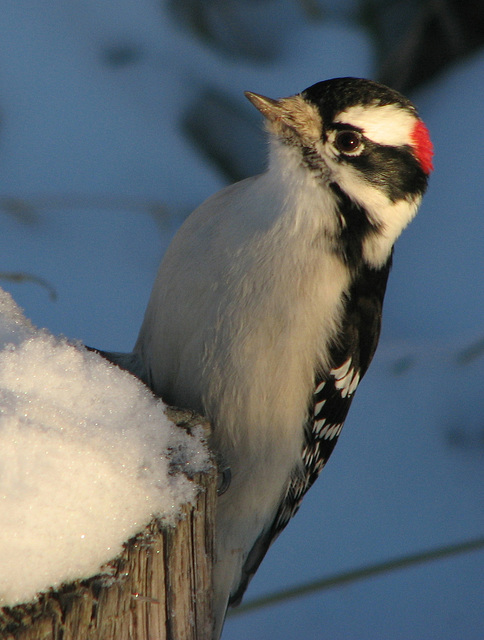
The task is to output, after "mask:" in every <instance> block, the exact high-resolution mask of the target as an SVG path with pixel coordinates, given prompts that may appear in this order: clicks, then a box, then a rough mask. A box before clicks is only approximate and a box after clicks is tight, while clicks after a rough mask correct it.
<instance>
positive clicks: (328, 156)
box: [245, 78, 433, 267]
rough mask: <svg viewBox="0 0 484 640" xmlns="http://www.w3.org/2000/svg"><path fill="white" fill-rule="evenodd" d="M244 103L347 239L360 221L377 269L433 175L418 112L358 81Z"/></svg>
mask: <svg viewBox="0 0 484 640" xmlns="http://www.w3.org/2000/svg"><path fill="white" fill-rule="evenodd" d="M245 95H246V96H247V98H248V99H249V100H250V101H251V102H252V104H253V105H254V106H255V107H256V108H257V109H258V110H259V111H260V112H261V113H262V114H263V115H264V116H265V118H266V120H267V125H268V130H269V132H270V133H271V136H272V138H273V141H274V142H275V143H276V145H277V146H278V148H279V149H281V150H282V151H283V153H290V154H291V157H292V159H294V157H296V158H297V161H298V162H299V164H300V166H301V167H304V168H305V169H307V170H308V171H309V172H310V173H311V174H312V175H313V176H314V177H315V179H316V180H318V181H319V182H320V183H321V184H322V185H323V186H325V187H327V188H329V189H330V190H331V191H332V192H333V194H334V196H335V198H336V200H337V202H338V206H337V207H336V209H335V210H336V211H337V213H338V216H339V218H340V221H341V228H342V231H344V230H346V231H348V232H351V228H352V227H353V229H354V228H355V227H354V225H355V223H356V222H357V220H356V219H358V225H357V226H358V232H359V233H360V232H361V233H362V234H363V236H364V237H363V236H362V238H361V240H362V243H361V246H362V251H363V254H364V257H365V259H366V261H367V262H368V263H370V264H372V265H373V266H375V267H376V266H380V264H381V263H382V262H383V261H384V260H385V259H387V257H388V254H389V252H390V251H391V247H392V246H393V243H394V242H395V240H396V239H397V237H398V236H399V235H400V233H401V231H402V230H403V228H404V227H405V226H406V225H407V224H408V223H409V222H410V220H411V219H412V218H413V216H414V215H415V213H416V211H417V209H418V205H419V204H420V201H421V198H422V195H423V193H424V192H425V189H426V187H427V180H428V176H429V174H430V172H431V171H432V168H433V167H432V143H431V141H430V136H429V133H428V130H427V128H426V126H425V124H424V123H423V122H422V120H421V119H420V118H419V116H418V113H417V110H416V109H415V107H414V106H413V104H412V103H411V102H410V101H409V100H408V99H407V98H405V97H404V96H403V95H401V94H400V93H398V92H397V91H394V90H393V89H390V88H388V87H386V86H384V85H381V84H379V83H377V82H373V81H370V80H364V79H360V78H335V79H332V80H326V81H324V82H318V83H317V84H314V85H312V86H311V87H309V88H308V89H306V90H304V91H303V92H302V93H300V94H297V95H294V96H290V97H289V98H281V99H278V100H273V99H271V98H267V97H265V96H262V95H259V94H256V93H252V92H249V91H248V92H246V94H245ZM284 150H286V151H284ZM362 217H364V224H362V222H361V218H362Z"/></svg>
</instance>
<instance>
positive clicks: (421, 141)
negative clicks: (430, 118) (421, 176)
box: [410, 120, 434, 175]
mask: <svg viewBox="0 0 484 640" xmlns="http://www.w3.org/2000/svg"><path fill="white" fill-rule="evenodd" d="M410 137H411V139H412V143H413V148H414V151H415V155H416V156H417V160H418V161H419V162H420V166H421V167H422V169H423V170H424V171H425V173H426V174H427V175H428V174H429V173H430V172H431V171H433V169H434V165H433V164H432V156H433V155H434V146H433V144H432V141H431V140H430V133H429V130H428V129H427V127H426V126H425V124H424V123H423V122H422V120H417V122H416V123H415V126H414V128H413V131H412V133H411V134H410Z"/></svg>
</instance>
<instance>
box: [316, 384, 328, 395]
mask: <svg viewBox="0 0 484 640" xmlns="http://www.w3.org/2000/svg"><path fill="white" fill-rule="evenodd" d="M325 384H326V382H325V381H323V382H320V383H319V384H318V386H317V387H316V389H315V390H314V395H316V394H317V393H319V392H320V391H322V390H323V389H324V385H325Z"/></svg>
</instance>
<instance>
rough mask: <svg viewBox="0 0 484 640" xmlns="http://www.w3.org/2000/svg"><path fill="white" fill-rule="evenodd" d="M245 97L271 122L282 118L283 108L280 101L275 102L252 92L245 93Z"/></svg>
mask: <svg viewBox="0 0 484 640" xmlns="http://www.w3.org/2000/svg"><path fill="white" fill-rule="evenodd" d="M244 95H245V97H246V98H247V99H248V100H250V101H251V102H252V104H253V105H254V107H255V108H256V109H258V110H259V111H260V112H261V113H262V115H263V116H265V117H266V118H267V119H268V120H270V121H271V122H274V120H277V118H280V117H281V115H282V106H281V101H280V100H273V99H272V98H267V96H262V95H260V94H259V93H253V92H252V91H244Z"/></svg>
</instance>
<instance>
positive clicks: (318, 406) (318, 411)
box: [314, 400, 326, 416]
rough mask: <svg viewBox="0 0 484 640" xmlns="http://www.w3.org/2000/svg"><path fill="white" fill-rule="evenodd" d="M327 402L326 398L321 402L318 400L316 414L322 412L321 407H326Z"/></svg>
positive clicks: (315, 407) (315, 406)
mask: <svg viewBox="0 0 484 640" xmlns="http://www.w3.org/2000/svg"><path fill="white" fill-rule="evenodd" d="M325 404H326V400H321V402H316V404H315V405H314V415H315V416H317V415H319V413H320V412H321V409H322V408H323V407H324V405H325Z"/></svg>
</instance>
